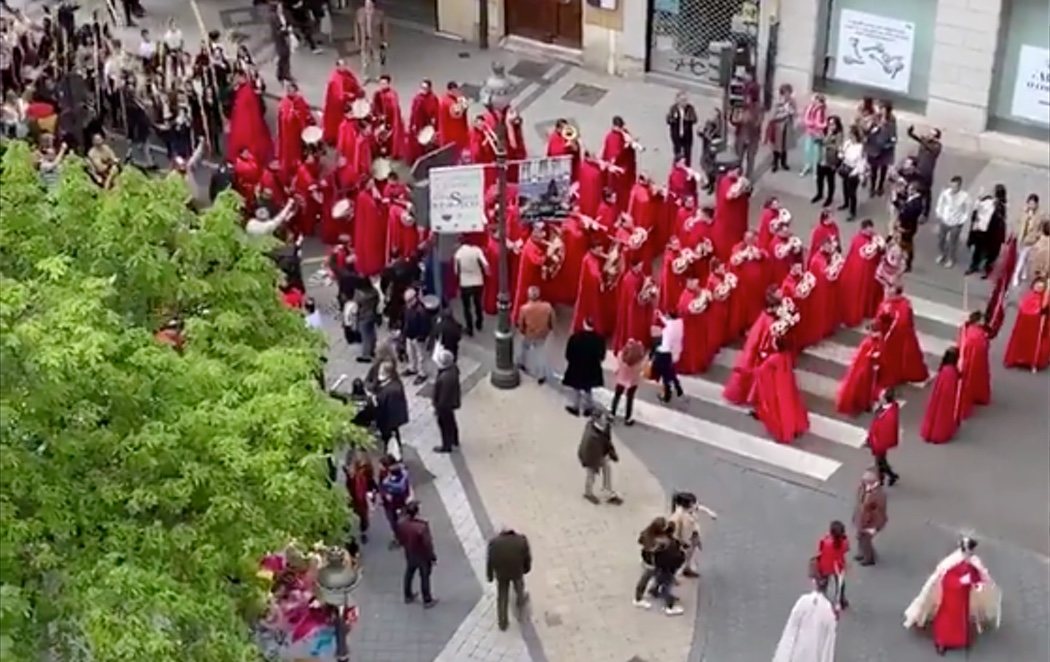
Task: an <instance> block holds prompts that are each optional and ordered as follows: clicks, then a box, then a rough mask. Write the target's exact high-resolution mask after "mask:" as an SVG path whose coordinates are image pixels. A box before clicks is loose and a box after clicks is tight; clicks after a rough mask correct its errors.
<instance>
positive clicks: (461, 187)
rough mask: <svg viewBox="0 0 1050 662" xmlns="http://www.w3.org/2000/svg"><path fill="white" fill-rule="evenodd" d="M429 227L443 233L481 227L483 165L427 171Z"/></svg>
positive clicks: (482, 228)
mask: <svg viewBox="0 0 1050 662" xmlns="http://www.w3.org/2000/svg"><path fill="white" fill-rule="evenodd" d="M430 229H431V231H433V232H439V233H447V234H457V233H463V232H483V231H484V230H485V169H484V167H483V166H455V167H452V168H433V169H431V170H430Z"/></svg>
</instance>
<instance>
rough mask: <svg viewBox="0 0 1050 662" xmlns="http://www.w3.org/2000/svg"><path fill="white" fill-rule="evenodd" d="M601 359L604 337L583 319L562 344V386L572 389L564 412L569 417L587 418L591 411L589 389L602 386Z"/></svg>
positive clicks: (592, 400)
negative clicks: (563, 346) (563, 363)
mask: <svg viewBox="0 0 1050 662" xmlns="http://www.w3.org/2000/svg"><path fill="white" fill-rule="evenodd" d="M603 360H605V338H603V337H602V336H601V335H600V334H599V333H598V332H596V331H595V330H594V323H593V322H592V321H591V319H590V318H587V319H585V320H583V328H581V329H580V330H579V331H577V332H576V333H574V334H572V335H571V336H569V342H568V343H567V344H566V345H565V362H566V364H567V365H566V366H565V375H564V376H563V377H562V384H564V385H565V386H567V387H569V388H570V389H572V392H573V399H572V402H571V403H570V404H568V405H565V411H567V412H569V413H570V414H572V415H573V416H579V415H580V414H581V413H582V414H583V415H584V416H590V415H591V412H593V411H594V398H593V396H592V394H591V389H594V388H600V387H601V386H602V384H604V383H605V380H604V376H603V375H602V361H603Z"/></svg>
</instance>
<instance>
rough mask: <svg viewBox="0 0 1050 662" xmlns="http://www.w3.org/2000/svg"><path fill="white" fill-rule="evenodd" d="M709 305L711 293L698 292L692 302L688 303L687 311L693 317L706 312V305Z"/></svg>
mask: <svg viewBox="0 0 1050 662" xmlns="http://www.w3.org/2000/svg"><path fill="white" fill-rule="evenodd" d="M710 303H711V292H710V290H707V289H702V290H700V291H699V292H698V293H697V295H696V296H695V297H693V300H692V301H690V302H689V306H688V307H687V309H688V310H689V312H690V313H691V314H693V315H699V314H700V313H702V312H704V311H705V310H707V306H708V304H710Z"/></svg>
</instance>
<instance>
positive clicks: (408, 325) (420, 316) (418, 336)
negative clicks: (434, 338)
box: [402, 300, 434, 340]
mask: <svg viewBox="0 0 1050 662" xmlns="http://www.w3.org/2000/svg"><path fill="white" fill-rule="evenodd" d="M433 325H434V322H433V320H432V319H431V317H430V313H428V312H427V309H426V308H424V307H423V303H422V302H420V301H418V300H417V301H415V302H414V303H412V304H411V305H410V306H408V307H407V308H405V321H404V326H403V327H402V334H403V335H404V336H405V338H406V339H408V340H426V339H427V338H429V337H430V333H431V330H432V329H433Z"/></svg>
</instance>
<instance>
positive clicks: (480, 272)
mask: <svg viewBox="0 0 1050 662" xmlns="http://www.w3.org/2000/svg"><path fill="white" fill-rule="evenodd" d="M452 266H453V268H454V269H455V271H456V278H457V279H458V280H459V297H460V299H462V301H463V327H464V329H465V330H466V332H467V335H468V336H473V335H474V331H475V330H477V331H481V327H482V322H483V321H484V320H485V311H484V310H483V309H482V305H481V292H482V290H483V289H484V285H485V274H486V273H488V271H489V262H488V260H486V259H485V252H484V251H483V250H481V247H479V246H475V245H474V244H472V243H470V241H469V238H468V236H467V235H463V236H462V238H461V239H460V245H459V248H457V249H456V252H455V254H453V256H452ZM472 308H473V310H471V309H472Z"/></svg>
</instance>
